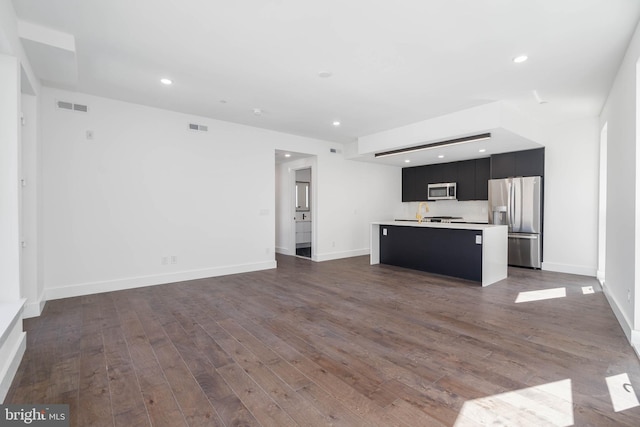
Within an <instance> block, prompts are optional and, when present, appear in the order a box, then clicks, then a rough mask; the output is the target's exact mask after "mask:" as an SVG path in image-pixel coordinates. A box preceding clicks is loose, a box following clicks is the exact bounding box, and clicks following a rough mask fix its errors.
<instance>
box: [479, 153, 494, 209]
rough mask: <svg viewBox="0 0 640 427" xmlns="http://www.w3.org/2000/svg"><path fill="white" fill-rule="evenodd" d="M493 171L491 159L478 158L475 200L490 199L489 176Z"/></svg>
mask: <svg viewBox="0 0 640 427" xmlns="http://www.w3.org/2000/svg"><path fill="white" fill-rule="evenodd" d="M490 173H491V159H490V158H489V157H485V158H484V159H476V196H475V197H476V198H475V200H489V177H490Z"/></svg>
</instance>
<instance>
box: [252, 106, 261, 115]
mask: <svg viewBox="0 0 640 427" xmlns="http://www.w3.org/2000/svg"><path fill="white" fill-rule="evenodd" d="M253 114H255V115H256V116H261V115H262V110H261V109H259V108H254V109H253Z"/></svg>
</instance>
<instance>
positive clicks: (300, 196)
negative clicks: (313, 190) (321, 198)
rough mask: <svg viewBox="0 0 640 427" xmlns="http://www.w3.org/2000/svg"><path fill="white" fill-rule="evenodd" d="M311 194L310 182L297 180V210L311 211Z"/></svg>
mask: <svg viewBox="0 0 640 427" xmlns="http://www.w3.org/2000/svg"><path fill="white" fill-rule="evenodd" d="M310 197H311V195H310V194H309V183H308V182H305V181H296V211H297V212H304V211H309V209H310V205H311V198H310Z"/></svg>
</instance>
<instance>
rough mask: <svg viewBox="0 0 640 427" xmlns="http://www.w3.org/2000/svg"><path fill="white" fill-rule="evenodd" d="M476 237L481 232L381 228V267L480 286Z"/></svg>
mask: <svg viewBox="0 0 640 427" xmlns="http://www.w3.org/2000/svg"><path fill="white" fill-rule="evenodd" d="M385 230H386V231H385ZM385 233H386V234H385ZM476 236H482V231H477V230H460V229H450V228H430V227H403V226H392V225H384V226H380V263H382V264H390V265H396V266H398V267H405V268H412V269H415V270H421V271H427V272H430V273H436V274H443V275H447V276H453V277H459V278H461V279H467V280H474V281H476V282H481V281H482V245H481V244H477V243H476Z"/></svg>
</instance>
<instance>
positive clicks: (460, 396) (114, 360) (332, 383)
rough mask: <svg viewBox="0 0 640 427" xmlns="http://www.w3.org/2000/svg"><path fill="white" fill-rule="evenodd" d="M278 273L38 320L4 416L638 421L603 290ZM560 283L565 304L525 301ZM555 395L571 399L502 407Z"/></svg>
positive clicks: (77, 420) (517, 273) (368, 272)
mask: <svg viewBox="0 0 640 427" xmlns="http://www.w3.org/2000/svg"><path fill="white" fill-rule="evenodd" d="M277 260H278V268H277V269H276V270H269V271H263V272H256V273H247V274H238V275H232V276H225V277H217V278H211V279H203V280H195V281H190V282H182V283H176V284H170V285H162V286H154V287H146V288H139V289H132V290H125V291H119V292H110V293H104V294H96V295H90V296H84V297H78V298H68V299H63V300H56V301H50V302H48V303H47V305H46V307H45V310H44V312H43V314H42V316H40V317H38V318H34V319H28V320H26V321H25V329H26V330H27V332H28V334H27V339H28V344H27V351H26V354H25V357H24V359H23V361H22V364H21V365H20V368H19V371H18V374H17V375H16V377H15V380H14V382H13V384H12V387H11V389H10V391H9V394H8V396H7V399H6V400H5V403H66V404H69V405H70V414H71V425H77V426H103V425H104V426H113V425H118V426H144V425H157V426H180V425H190V426H278V427H281V426H290V425H300V426H325V425H336V426H360V425H363V426H432V425H433V426H441V425H445V426H452V425H454V424H455V425H458V426H462V425H465V426H466V425H481V422H482V421H483V420H484V421H485V422H487V423H489V422H491V421H490V419H491V418H490V416H485V415H478V413H475V415H474V413H473V412H465V414H471V415H469V416H470V417H471V418H473V419H471V418H465V417H460V415H459V414H460V412H461V409H462V408H463V405H464V404H465V402H467V405H465V408H467V407H468V405H469V402H471V401H474V400H475V402H481V403H480V404H479V406H480V407H485V408H488V410H490V412H493V416H495V417H496V419H497V420H498V421H495V420H494V421H493V422H494V423H495V424H493V425H509V426H512V425H536V426H538V425H543V424H544V422H543V421H541V420H543V418H538V415H537V412H544V411H546V409H545V408H549V410H551V411H553V410H555V409H553V408H552V407H553V406H555V405H556V404H558V405H560V406H562V404H563V403H566V405H568V408H569V409H568V412H569V416H570V417H572V423H573V425H576V426H613V425H615V426H638V425H640V407H635V408H631V409H627V410H624V411H620V412H614V409H613V406H612V402H611V398H610V395H609V391H608V388H607V384H606V380H605V378H606V377H609V376H613V375H617V374H622V373H627V374H628V375H629V378H630V381H631V383H632V384H633V385H635V386H636V388H637V389H638V390H640V363H639V361H638V358H637V357H636V355H635V354H634V352H633V350H632V349H631V347H630V346H629V344H628V342H627V341H626V339H625V337H624V334H623V332H622V330H621V328H620V326H619V325H618V323H617V322H616V319H615V318H614V315H613V313H612V311H611V308H610V307H609V305H608V304H607V301H606V299H605V297H604V295H603V294H602V292H601V290H600V287H599V285H598V284H597V282H596V280H595V279H593V278H588V277H582V276H572V275H566V274H559V273H551V272H543V271H531V270H524V269H510V271H509V278H508V279H507V280H505V281H502V282H500V283H497V284H494V285H492V286H490V287H486V288H481V287H479V286H478V285H477V284H475V283H472V282H466V281H462V280H455V279H450V278H445V277H442V276H434V275H430V274H427V273H422V272H417V271H411V270H405V269H401V268H396V267H391V266H385V265H376V266H370V265H369V263H368V257H358V258H351V259H344V260H337V261H330V262H323V263H314V262H312V261H309V260H306V259H301V258H297V257H284V256H278V259H277ZM583 286H592V287H593V289H594V290H595V293H594V294H587V295H585V294H583V292H582V287H583ZM561 287H562V288H566V297H563V298H556V299H548V300H543V301H533V302H525V303H519V304H516V303H515V300H516V297H517V296H518V294H519V293H520V292H526V291H534V290H540V289H551V288H561ZM566 380H570V383H568V382H567V381H566ZM560 381H564V382H563V384H565V385H566V384H570V385H569V388H568V394H569V396H568V398H567V399H561V398H556V397H554V396H551V398H549V396H546V397H545V395H544V394H534V395H535V396H538V397H535V398H533V399H531V393H529V394H528V395H527V396H529V397H528V398H527V397H517V398H515V400H514V399H511V400H509V398H508V396H512V394H505V393H507V392H515V391H517V390H522V389H528V388H531V387H538V386H543V385H545V384H549V383H555V382H560ZM565 388H566V387H565ZM516 393H517V392H516ZM495 395H498V397H495V399H496V400H489V401H486V400H476V399H485V398H487V397H488V396H495ZM503 396H507V397H503ZM518 396H520V395H518ZM490 399H491V398H490ZM523 399H524V400H523ZM527 399H529V400H541V402H538V403H539V404H540V405H541V407H542V409H538V410H537V412H536V411H534V410H530V409H527V408H529V406H527V405H528V404H527V403H526V402H525V403H522V402H524V401H526V400H527ZM545 399H546V401H545ZM507 401H509V402H511V403H505V402H507ZM565 401H566V402H565ZM513 402H516V403H513ZM518 402H520V403H518ZM534 403H536V402H529V404H534ZM520 405H524V406H522V407H520ZM566 405H565V410H566ZM476 406H478V405H476ZM487 417H489V418H487ZM557 420H559V418H556V420H553V419H552V420H551V421H550V422H549V425H555V424H558V425H570V424H566V423H565V424H562V422H561V421H557ZM474 422H475V424H474ZM499 422H502V423H501V424H500V423H499ZM554 423H555V424H554Z"/></svg>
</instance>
